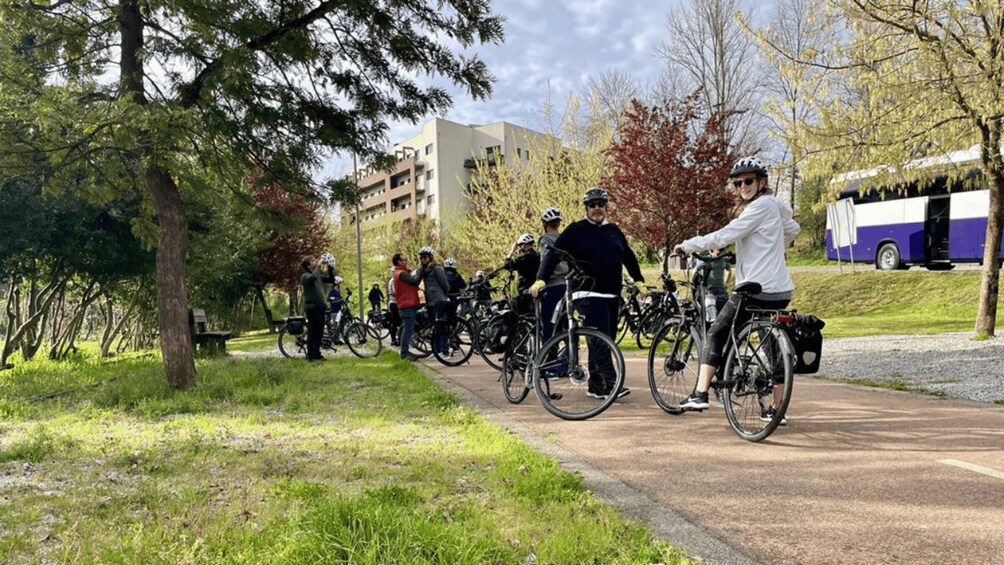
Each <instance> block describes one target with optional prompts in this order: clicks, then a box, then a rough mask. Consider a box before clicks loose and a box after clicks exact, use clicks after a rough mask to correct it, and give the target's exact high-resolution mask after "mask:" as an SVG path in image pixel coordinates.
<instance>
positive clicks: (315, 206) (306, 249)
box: [252, 182, 329, 320]
mask: <svg viewBox="0 0 1004 565" xmlns="http://www.w3.org/2000/svg"><path fill="white" fill-rule="evenodd" d="M252 194H253V197H254V200H255V202H257V203H258V204H259V205H260V206H261V207H262V209H263V210H265V211H266V212H267V213H268V214H269V215H270V216H271V218H270V220H271V221H270V222H269V224H270V225H271V227H269V228H268V241H270V242H271V244H270V245H269V246H268V247H266V248H264V249H262V250H260V251H259V252H258V267H257V269H256V272H255V282H256V283H257V284H256V287H257V291H258V295H259V299H261V301H262V305H263V307H264V308H265V316H266V317H267V319H268V320H272V319H273V318H272V312H271V311H270V310H269V308H268V302H267V301H266V300H265V297H264V292H263V291H264V289H265V287H266V286H268V285H272V286H274V287H276V288H278V289H279V290H282V291H284V292H287V293H289V312H290V314H292V313H293V312H294V311H295V310H296V307H295V306H296V303H297V291H298V290H299V288H300V275H301V274H302V272H303V269H302V268H301V266H300V260H301V259H302V258H303V256H305V255H315V256H319V255H320V254H321V253H323V252H324V251H325V250H326V249H327V247H328V244H329V240H328V225H327V221H326V220H325V214H324V208H323V206H322V205H321V203H320V202H317V201H316V200H311V199H308V198H306V197H304V196H303V195H301V194H297V193H295V192H292V191H289V190H286V189H284V188H283V187H282V185H281V184H280V183H278V182H271V183H268V184H264V185H262V186H259V187H257V188H256V189H255V190H254V192H253V193H252Z"/></svg>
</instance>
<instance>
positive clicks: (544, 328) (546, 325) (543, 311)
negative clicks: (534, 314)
mask: <svg viewBox="0 0 1004 565" xmlns="http://www.w3.org/2000/svg"><path fill="white" fill-rule="evenodd" d="M564 297H565V285H563V284H559V285H555V286H549V287H547V288H545V289H544V292H542V293H541V294H540V329H541V338H542V339H543V340H544V342H547V340H549V339H551V336H552V335H554V309H555V308H557V307H558V302H561V299H562V298H564Z"/></svg>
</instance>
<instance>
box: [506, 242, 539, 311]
mask: <svg viewBox="0 0 1004 565" xmlns="http://www.w3.org/2000/svg"><path fill="white" fill-rule="evenodd" d="M513 254H515V255H513ZM509 255H510V257H509V258H508V259H506V261H505V265H504V267H505V268H506V269H509V270H510V271H516V273H517V274H518V275H519V278H518V279H517V280H516V293H517V296H518V298H517V299H516V305H517V307H516V311H517V312H519V313H521V314H522V313H526V312H529V311H530V310H531V307H532V306H533V303H532V302H530V297H529V296H526V295H525V294H523V291H524V290H527V289H528V288H530V285H531V284H533V281H534V280H535V279H536V278H537V269H539V268H540V254H539V253H537V251H536V250H535V249H534V248H533V235H531V234H529V233H524V234H522V235H520V236H519V237H518V238H516V242H515V243H513V246H512V250H511V251H510V252H509Z"/></svg>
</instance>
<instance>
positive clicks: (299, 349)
mask: <svg viewBox="0 0 1004 565" xmlns="http://www.w3.org/2000/svg"><path fill="white" fill-rule="evenodd" d="M277 344H278V345H279V351H280V352H282V354H283V355H284V356H285V357H286V358H287V359H295V358H297V357H304V358H305V357H306V356H307V340H306V338H305V337H304V334H300V335H293V334H291V333H289V332H287V331H286V326H283V327H282V329H281V330H279V337H278V340H277Z"/></svg>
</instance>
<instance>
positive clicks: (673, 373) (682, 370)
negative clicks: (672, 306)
mask: <svg viewBox="0 0 1004 565" xmlns="http://www.w3.org/2000/svg"><path fill="white" fill-rule="evenodd" d="M700 351H701V340H700V336H699V335H698V333H697V329H696V328H694V327H693V326H691V325H690V324H689V323H688V322H687V321H685V320H684V319H683V318H681V317H679V316H674V317H673V318H670V320H669V321H668V322H666V324H665V325H663V326H662V329H660V330H659V331H658V332H656V334H655V338H654V339H653V340H652V345H651V347H649V350H648V386H649V389H651V391H652V397H653V398H654V399H655V403H656V404H658V405H659V408H662V409H663V410H664V411H665V412H668V413H669V414H673V415H677V414H682V413H683V412H684V411H685V410H684V409H683V408H681V407H680V405H681V404H683V401H684V400H686V399H687V396H689V395H690V391H692V390H694V385H695V384H696V383H697V375H698V368H699V367H700V357H701V356H700Z"/></svg>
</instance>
